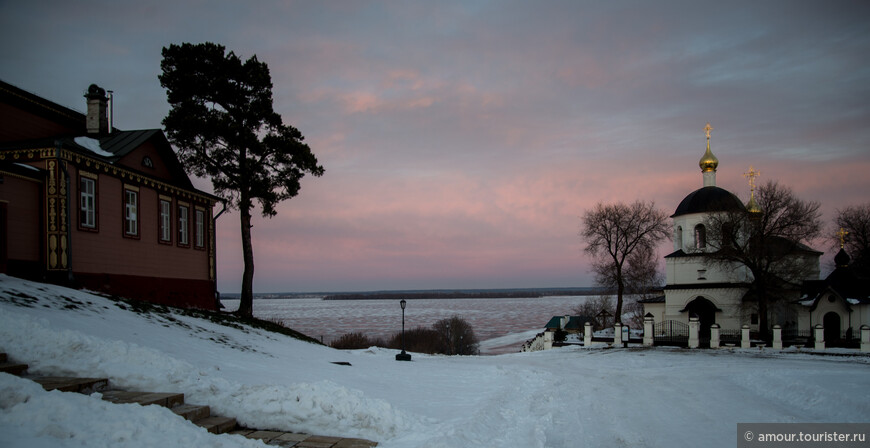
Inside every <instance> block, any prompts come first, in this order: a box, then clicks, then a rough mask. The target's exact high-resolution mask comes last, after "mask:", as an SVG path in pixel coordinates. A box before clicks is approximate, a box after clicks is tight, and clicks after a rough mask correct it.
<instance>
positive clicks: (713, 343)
mask: <svg viewBox="0 0 870 448" xmlns="http://www.w3.org/2000/svg"><path fill="white" fill-rule="evenodd" d="M719 328H720V327H719V324H713V325H710V348H719Z"/></svg>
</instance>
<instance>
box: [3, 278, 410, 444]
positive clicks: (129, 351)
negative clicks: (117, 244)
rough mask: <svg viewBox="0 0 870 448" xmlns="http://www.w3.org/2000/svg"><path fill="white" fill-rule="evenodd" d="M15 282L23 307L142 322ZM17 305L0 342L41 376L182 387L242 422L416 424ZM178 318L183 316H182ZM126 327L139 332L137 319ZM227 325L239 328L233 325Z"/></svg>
mask: <svg viewBox="0 0 870 448" xmlns="http://www.w3.org/2000/svg"><path fill="white" fill-rule="evenodd" d="M15 282H16V280H14V279H11V278H9V277H5V278H3V284H2V286H3V288H0V294H2V293H6V294H7V297H9V296H11V297H13V298H17V302H18V304H19V306H22V304H23V303H27V302H28V301H31V302H33V301H36V302H38V303H40V305H41V306H42V307H46V306H48V307H51V306H56V307H60V306H61V305H63V306H64V307H67V306H72V307H75V308H72V309H66V310H65V312H66V313H67V314H69V315H76V314H77V315H78V316H77V317H78V318H79V319H83V320H84V319H85V318H86V317H90V318H92V319H96V320H98V321H102V324H103V325H104V326H110V325H112V323H111V322H110V321H109V320H110V319H112V318H115V319H117V318H122V317H126V318H127V319H129V318H130V317H131V316H132V317H134V318H135V319H136V320H140V321H141V320H143V319H142V317H141V316H139V315H137V314H134V313H130V312H126V313H124V312H118V311H117V305H116V304H114V303H111V302H110V301H108V300H106V299H104V298H101V297H97V296H92V295H89V294H86V293H83V292H79V291H70V290H63V291H60V290H57V287H54V286H50V285H42V286H40V287H39V288H38V289H34V288H32V287H30V288H28V287H27V286H28V285H25V284H21V283H20V281H17V282H18V284H14V283H15ZM46 293H48V294H46ZM51 294H55V295H54V296H51ZM25 299H27V300H25ZM35 304H36V303H35V302H34V303H32V305H34V306H35ZM23 308H28V307H27V306H23ZM94 310H97V311H94ZM16 311H17V310H14V309H8V308H7V309H5V310H4V312H3V313H2V314H0V341H3V343H4V344H5V347H4V348H5V350H6V351H7V352H8V353H9V354H10V355H11V356H12V357H14V358H15V359H17V360H25V361H26V362H28V364H30V369H29V371H30V372H31V373H34V374H45V375H55V376H57V375H79V376H89V377H92V376H99V377H107V378H109V379H110V380H111V383H112V384H113V385H114V386H117V387H119V388H124V389H133V390H147V391H156V392H164V391H168V392H183V393H184V394H185V398H186V401H187V402H189V403H196V404H205V405H208V406H210V407H211V409H212V411H213V412H214V413H215V414H219V415H226V416H232V417H235V418H236V419H237V420H238V421H239V423H240V424H242V425H245V426H249V427H255V428H261V429H275V430H283V431H294V432H307V433H319V434H322V433H337V434H342V435H345V436H354V437H363V438H368V439H384V438H390V437H394V436H395V435H396V433H397V432H398V431H401V430H408V429H410V427H411V426H409V425H412V423H411V421H412V420H409V419H407V418H406V417H404V416H402V415H401V413H399V412H397V411H395V410H394V409H393V408H392V406H391V405H390V404H389V403H387V402H385V401H383V400H376V399H371V398H366V397H365V396H364V394H362V393H361V392H359V391H355V390H352V389H349V388H347V387H344V386H341V385H338V384H336V383H334V382H331V381H328V380H323V381H318V382H313V383H305V382H300V383H291V384H283V385H275V384H244V383H241V382H239V381H233V380H228V379H226V378H223V377H222V376H221V372H220V366H212V367H209V368H203V367H196V366H194V365H192V364H190V363H189V362H186V361H183V360H180V359H177V358H174V357H171V356H167V354H166V353H165V352H162V351H160V350H157V349H154V348H149V347H142V346H140V345H138V344H136V343H130V342H125V341H121V340H106V339H102V338H98V337H94V336H89V335H86V334H83V333H82V332H80V331H75V330H63V329H55V328H52V324H51V323H50V322H49V321H48V320H46V319H44V318H34V317H31V316H28V315H23V314H19V313H18V312H16ZM124 314H126V315H128V316H123V315H124ZM66 317H75V316H66ZM173 319H174V320H176V321H177V322H181V321H179V320H178V317H175V318H173ZM124 320H126V319H124ZM194 320H195V319H194ZM160 322H162V321H159V320H158V322H156V323H160ZM118 324H122V326H126V325H124V323H123V322H118V321H115V322H114V325H118ZM151 327H156V328H144V329H142V328H140V329H138V331H147V332H159V331H161V329H163V330H165V327H163V326H162V325H151ZM127 328H129V329H130V330H137V327H136V325H134V324H130V325H129V326H127ZM224 329H225V330H226V331H228V332H230V333H232V332H233V329H231V328H224ZM148 337H149V336H147V335H146V338H148ZM212 345H214V342H212ZM191 355H192V356H195V355H194V354H191ZM252 379H254V380H255V381H256V378H252Z"/></svg>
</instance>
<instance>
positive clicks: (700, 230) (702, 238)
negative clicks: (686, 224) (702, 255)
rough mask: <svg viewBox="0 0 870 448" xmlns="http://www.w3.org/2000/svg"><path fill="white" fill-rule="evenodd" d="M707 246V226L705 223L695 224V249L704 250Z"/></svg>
mask: <svg viewBox="0 0 870 448" xmlns="http://www.w3.org/2000/svg"><path fill="white" fill-rule="evenodd" d="M706 248H707V228H706V227H704V224H698V225H696V226H695V250H704V249H706Z"/></svg>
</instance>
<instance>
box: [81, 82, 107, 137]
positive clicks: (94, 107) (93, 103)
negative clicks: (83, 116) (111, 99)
mask: <svg viewBox="0 0 870 448" xmlns="http://www.w3.org/2000/svg"><path fill="white" fill-rule="evenodd" d="M85 98H87V99H88V117H87V120H86V124H87V128H88V136H89V137H95V138H98V137H102V136H104V135H107V134H108V133H109V114H108V98H107V97H106V91H105V89H103V88H102V87H100V86H98V85H96V84H91V86H90V87H88V93H86V94H85Z"/></svg>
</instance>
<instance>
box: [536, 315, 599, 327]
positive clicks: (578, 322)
mask: <svg viewBox="0 0 870 448" xmlns="http://www.w3.org/2000/svg"><path fill="white" fill-rule="evenodd" d="M564 318H565V316H553V317H552V318H551V319H550V321H549V322H547V326H546V327H544V328H555V329H559V328H562V319H564ZM586 322H590V323H592V324H593V325H594V324H595V320H594V319H592V318H591V317H587V316H568V323H566V324H565V327H564V328H562V329H563V330H579V329H581V328H583V326H584V325H586Z"/></svg>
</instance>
